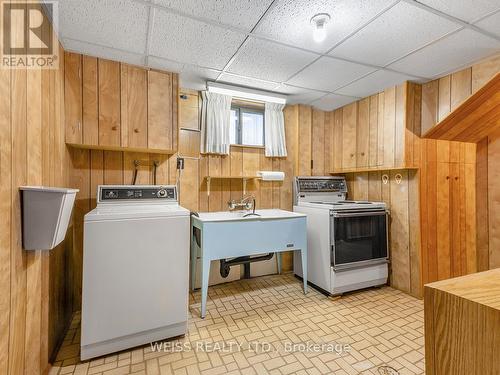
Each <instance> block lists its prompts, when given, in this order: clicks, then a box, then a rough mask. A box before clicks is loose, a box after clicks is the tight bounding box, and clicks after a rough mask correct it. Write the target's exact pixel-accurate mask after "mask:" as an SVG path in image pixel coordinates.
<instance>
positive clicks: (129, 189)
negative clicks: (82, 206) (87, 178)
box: [97, 185, 177, 202]
mask: <svg viewBox="0 0 500 375" xmlns="http://www.w3.org/2000/svg"><path fill="white" fill-rule="evenodd" d="M97 200H98V202H113V201H123V200H135V201H145V200H149V201H176V200H177V188H176V186H174V185H168V186H155V185H148V186H146V185H141V186H139V185H124V186H114V185H113V186H109V185H108V186H107V185H102V186H99V189H98V196H97Z"/></svg>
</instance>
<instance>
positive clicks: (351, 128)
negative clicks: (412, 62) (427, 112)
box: [329, 82, 421, 173]
mask: <svg viewBox="0 0 500 375" xmlns="http://www.w3.org/2000/svg"><path fill="white" fill-rule="evenodd" d="M420 95H421V87H420V85H416V84H413V83H409V82H405V83H403V84H401V85H399V86H396V87H392V88H389V89H386V90H385V91H384V92H381V93H379V94H375V95H372V96H370V97H367V98H364V99H362V100H359V101H357V102H355V103H351V104H349V105H346V106H344V107H342V108H340V109H338V110H336V111H334V112H333V117H334V120H333V126H332V129H331V132H332V138H333V141H332V144H333V145H334V147H333V148H332V151H333V154H332V155H331V157H330V160H331V161H330V165H331V166H332V168H331V169H330V170H329V172H330V173H347V172H364V171H377V170H387V169H394V168H398V169H404V168H414V167H415V166H416V163H417V159H418V156H419V154H418V153H415V152H414V143H415V142H414V141H415V138H418V136H419V135H420V120H419V119H415V113H417V112H418V113H420V97H421V96H420ZM415 120H417V121H415Z"/></svg>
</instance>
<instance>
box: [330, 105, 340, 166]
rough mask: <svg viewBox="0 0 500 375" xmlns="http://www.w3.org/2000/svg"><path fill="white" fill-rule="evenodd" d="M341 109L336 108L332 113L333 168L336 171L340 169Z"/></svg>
mask: <svg viewBox="0 0 500 375" xmlns="http://www.w3.org/2000/svg"><path fill="white" fill-rule="evenodd" d="M342 113H343V109H342V108H339V109H336V110H335V112H334V113H333V155H332V164H333V170H334V171H336V172H338V171H340V170H341V169H342V153H343V151H342V148H343V147H342V146H343V145H342V143H343V142H342V127H343V126H342V117H343V115H342Z"/></svg>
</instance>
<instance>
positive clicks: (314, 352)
mask: <svg viewBox="0 0 500 375" xmlns="http://www.w3.org/2000/svg"><path fill="white" fill-rule="evenodd" d="M207 306H208V312H207V317H206V319H201V318H200V317H199V309H200V292H199V291H198V292H195V293H192V294H191V296H190V313H189V315H190V316H189V329H188V334H187V335H186V336H185V337H183V338H179V339H178V340H177V341H165V342H166V343H167V345H170V346H169V347H165V346H164V347H163V350H160V351H158V350H153V349H152V347H151V345H145V346H143V347H139V348H135V349H132V350H128V351H123V352H120V353H117V354H113V355H108V356H106V357H101V358H97V359H94V360H91V361H86V362H80V360H79V339H80V329H79V327H80V324H79V323H80V316H79V314H76V315H75V317H74V321H73V323H72V325H71V327H70V329H69V331H68V333H67V336H66V338H65V340H64V343H63V345H62V347H61V350H60V351H59V354H58V356H57V359H56V362H55V363H54V366H53V368H52V369H51V372H50V374H75V375H76V374H79V375H83V374H103V375H119V374H147V375H152V374H183V375H191V374H199V373H201V374H204V375H217V374H276V375H286V374H297V375H299V374H301V375H302V374H304V375H306V374H310V375H314V374H337V375H342V374H423V373H424V349H423V348H424V337H423V303H422V301H420V300H418V299H415V298H413V297H411V296H408V295H406V294H404V293H402V292H400V291H397V290H395V289H392V288H390V287H383V288H380V289H368V290H364V291H360V292H356V293H351V294H347V295H344V296H343V297H341V298H338V297H337V298H328V297H326V296H324V295H322V294H320V293H318V292H317V291H315V290H314V289H310V292H309V293H308V294H307V295H304V294H303V293H302V289H301V284H300V283H299V281H298V280H297V279H295V278H294V277H293V275H291V274H285V275H274V276H265V277H259V278H255V279H251V280H241V281H236V282H232V283H227V284H223V285H218V286H214V287H210V289H209V303H208V305H207ZM174 344H176V345H178V346H181V344H182V345H184V350H183V351H179V350H174V349H172V348H173V347H174ZM293 344H297V345H293ZM313 344H318V345H316V346H314V345H313ZM165 349H166V351H165ZM337 351H338V352H340V354H339V353H337ZM384 366H390V367H392V369H395V370H397V372H396V371H393V370H391V369H389V368H387V367H384Z"/></svg>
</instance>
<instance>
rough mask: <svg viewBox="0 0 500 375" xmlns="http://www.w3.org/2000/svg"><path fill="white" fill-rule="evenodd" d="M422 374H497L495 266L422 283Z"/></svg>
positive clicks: (499, 301)
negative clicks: (424, 372)
mask: <svg viewBox="0 0 500 375" xmlns="http://www.w3.org/2000/svg"><path fill="white" fill-rule="evenodd" d="M424 304H425V362H426V374H427V375H450V374H453V375H461V374H464V375H465V374H467V375H470V374H481V375H490V374H491V375H498V374H500V268H497V269H495V270H491V271H486V272H480V273H475V274H471V275H467V276H463V277H457V278H454V279H448V280H443V281H438V282H435V283H431V284H427V285H425V287H424Z"/></svg>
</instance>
